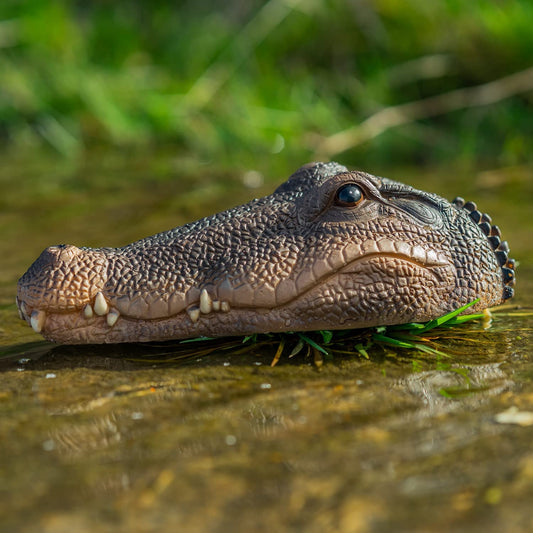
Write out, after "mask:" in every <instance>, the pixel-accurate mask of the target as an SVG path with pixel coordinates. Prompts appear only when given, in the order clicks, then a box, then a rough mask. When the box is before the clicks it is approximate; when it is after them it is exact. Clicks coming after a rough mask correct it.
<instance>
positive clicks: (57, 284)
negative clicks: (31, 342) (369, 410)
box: [17, 244, 107, 331]
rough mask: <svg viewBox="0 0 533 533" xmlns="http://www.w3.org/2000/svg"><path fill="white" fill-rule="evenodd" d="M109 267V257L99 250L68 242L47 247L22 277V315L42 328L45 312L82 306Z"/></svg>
mask: <svg viewBox="0 0 533 533" xmlns="http://www.w3.org/2000/svg"><path fill="white" fill-rule="evenodd" d="M106 268H107V259H106V257H105V254H104V253H103V252H102V251H100V250H88V249H82V248H78V247H76V246H72V245H65V244H61V245H59V246H50V247H49V248H46V249H45V250H44V251H43V252H42V253H41V255H40V256H39V257H38V258H37V259H36V260H35V262H34V263H33V264H32V265H31V266H30V268H29V269H28V271H27V272H26V273H25V274H24V275H23V276H22V278H21V279H20V280H19V284H18V291H17V304H18V308H19V311H20V313H21V315H22V316H23V318H25V319H26V320H27V321H28V322H30V323H31V324H32V326H33V327H34V329H36V330H39V331H40V330H41V329H42V326H43V324H44V321H45V316H46V313H50V312H53V313H65V312H70V311H74V310H79V309H81V308H83V307H84V305H86V304H87V303H89V302H90V301H92V300H94V298H95V297H96V295H97V293H98V292H99V291H100V290H101V288H102V287H103V286H104V284H105V280H106V275H105V272H106Z"/></svg>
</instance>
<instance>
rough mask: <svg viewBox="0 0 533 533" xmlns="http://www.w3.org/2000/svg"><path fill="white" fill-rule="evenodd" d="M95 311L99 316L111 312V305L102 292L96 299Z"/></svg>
mask: <svg viewBox="0 0 533 533" xmlns="http://www.w3.org/2000/svg"><path fill="white" fill-rule="evenodd" d="M94 312H95V313H96V314H97V315H99V316H103V315H105V314H106V313H108V312H109V305H107V302H106V301H105V298H104V295H103V294H102V293H101V292H99V293H98V294H97V295H96V299H95V300H94Z"/></svg>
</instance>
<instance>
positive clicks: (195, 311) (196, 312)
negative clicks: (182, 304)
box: [187, 307, 200, 323]
mask: <svg viewBox="0 0 533 533" xmlns="http://www.w3.org/2000/svg"><path fill="white" fill-rule="evenodd" d="M187 314H188V315H189V318H190V319H191V322H193V323H195V322H198V319H199V318H200V309H199V308H198V307H189V309H187Z"/></svg>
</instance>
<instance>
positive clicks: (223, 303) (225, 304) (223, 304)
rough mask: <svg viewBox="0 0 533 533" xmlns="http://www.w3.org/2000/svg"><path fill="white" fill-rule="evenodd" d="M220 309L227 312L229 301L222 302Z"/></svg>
mask: <svg viewBox="0 0 533 533" xmlns="http://www.w3.org/2000/svg"><path fill="white" fill-rule="evenodd" d="M220 310H221V311H223V312H224V313H227V312H228V311H229V303H228V302H220Z"/></svg>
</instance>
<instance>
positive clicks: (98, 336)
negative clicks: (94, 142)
mask: <svg viewBox="0 0 533 533" xmlns="http://www.w3.org/2000/svg"><path fill="white" fill-rule="evenodd" d="M357 250H358V255H356V256H354V257H351V258H350V259H351V260H350V261H349V262H348V263H347V264H346V263H345V262H344V261H345V260H346V259H347V253H348V252H347V251H346V250H345V251H344V254H343V257H344V261H341V258H340V256H339V257H337V261H338V265H337V268H336V267H335V266H334V264H335V256H334V254H332V255H331V256H330V257H329V260H330V265H329V268H328V269H327V272H325V273H324V272H322V275H321V276H320V277H319V279H317V278H315V276H314V275H313V274H309V275H307V276H304V277H305V278H306V280H305V281H306V282H305V283H304V282H303V281H302V276H301V275H300V276H299V277H298V278H296V279H295V280H294V279H293V280H292V281H291V282H290V283H285V285H283V286H282V287H280V288H281V290H280V291H278V292H277V295H276V296H277V300H278V301H277V304H276V305H272V306H271V307H270V308H269V307H263V308H257V307H255V308H254V307H253V305H252V304H251V302H250V301H240V302H239V296H242V295H243V293H244V294H245V295H246V294H250V291H249V290H246V291H243V288H242V286H241V288H240V289H235V294H236V296H235V297H234V298H232V302H233V305H230V303H229V302H228V301H226V300H222V301H221V300H219V299H217V295H216V289H215V290H214V291H213V289H212V287H210V289H209V290H208V289H207V288H201V289H194V290H193V291H191V293H192V294H194V295H198V294H199V296H197V298H196V300H195V301H193V303H192V304H191V305H189V306H187V307H186V308H184V309H183V310H181V311H180V312H178V313H175V314H168V315H167V316H158V312H157V311H158V309H160V307H161V306H159V308H158V307H157V306H156V310H155V312H154V313H150V309H148V310H147V313H146V316H144V317H143V316H132V315H129V314H128V313H127V311H126V313H121V311H120V310H119V309H117V306H116V301H117V299H116V298H113V297H106V296H105V295H104V293H103V292H102V291H98V292H97V293H96V295H95V296H94V297H93V298H92V299H91V301H90V302H87V301H86V300H81V301H79V302H78V303H77V305H73V304H72V303H71V305H70V307H69V308H65V307H66V305H65V304H64V305H63V306H58V305H57V301H54V303H55V305H50V304H48V305H47V307H46V308H45V307H41V308H39V304H38V305H37V306H32V305H28V304H27V303H26V301H24V300H23V299H22V298H23V297H24V294H25V286H24V283H21V284H20V286H19V296H17V305H18V308H19V312H20V314H21V317H22V318H24V319H25V320H26V321H27V322H28V324H29V325H31V327H32V328H33V330H34V331H35V332H36V333H40V334H42V335H43V336H44V337H45V338H46V339H48V340H50V341H52V342H60V343H69V344H82V343H83V344H85V343H109V342H128V341H129V340H131V339H135V340H137V341H141V342H142V341H154V340H165V339H168V338H175V337H180V338H183V337H194V336H202V335H211V336H217V335H229V334H238V333H243V332H244V333H246V334H250V333H256V332H260V331H264V330H265V328H264V326H263V325H262V324H261V322H259V323H256V322H255V321H254V320H250V314H251V313H254V314H255V315H256V316H261V315H265V314H268V315H269V316H270V327H269V331H284V330H286V329H287V328H288V327H292V326H293V325H294V324H288V323H287V319H286V318H285V316H286V314H287V313H289V314H296V313H297V310H298V307H308V306H309V303H310V302H313V301H314V300H315V299H317V298H320V291H321V286H323V285H327V284H328V283H333V284H335V283H338V279H340V278H342V277H346V276H348V277H353V276H354V275H356V276H357V273H358V271H360V270H363V271H364V269H365V268H366V266H367V265H369V264H372V263H376V262H377V261H378V260H380V259H381V260H386V261H388V262H389V263H396V264H397V265H399V264H403V266H404V268H405V269H408V270H410V271H411V272H414V271H417V272H418V277H419V278H422V277H423V276H427V278H428V280H431V279H432V278H433V280H434V281H435V282H436V283H440V284H441V285H443V286H446V287H447V289H449V288H451V282H452V281H453V267H452V266H451V264H450V262H449V261H448V260H447V258H446V257H444V256H443V255H442V254H438V253H437V252H434V251H425V250H424V249H423V248H422V247H420V246H414V247H412V246H409V245H406V244H405V243H401V242H394V241H392V240H390V239H380V240H378V241H370V240H367V241H365V243H363V245H361V246H360V247H357ZM54 252H55V250H52V252H51V251H50V250H46V251H45V252H44V254H48V255H49V254H51V253H54ZM352 252H353V251H352ZM85 253H90V252H88V251H86V252H85ZM63 256H64V254H63ZM71 258H72V259H74V260H77V259H78V255H75V256H72V254H71ZM38 261H40V260H38ZM332 264H333V265H332ZM395 270H397V267H396V268H395ZM394 281H395V283H396V282H398V279H395V280H394ZM407 283H408V282H407V281H405V283H404V285H407ZM100 284H101V285H103V280H100ZM381 284H382V285H383V283H382V282H381ZM226 285H228V284H227V283H226ZM362 290H364V288H362ZM226 294H227V292H226ZM166 296H167V299H168V295H166ZM162 299H163V297H161V300H162ZM119 300H120V302H121V306H122V307H123V308H125V309H127V308H128V305H126V303H125V300H124V298H122V299H119ZM300 302H301V303H300ZM267 303H270V304H271V303H272V302H270V301H269V302H267ZM40 305H41V306H43V305H46V304H45V303H41V304H40ZM276 306H277V307H279V308H280V309H276V308H275V307H276ZM130 307H131V306H130ZM163 307H166V308H168V307H167V305H165V306H163ZM291 309H292V311H291ZM154 315H155V318H154ZM411 318H412V317H406V319H409V320H410V319H411ZM365 320H366V322H365V323H363V324H359V322H361V321H357V320H355V321H352V322H351V323H348V325H347V326H346V327H348V326H350V327H357V326H359V325H370V324H369V322H368V320H369V318H368V317H367V318H366V319H365ZM396 320H397V317H396ZM385 321H386V320H385ZM394 321H395V320H393V322H394ZM341 322H342V319H341ZM236 324H237V329H235V325H236ZM256 324H258V325H256ZM376 324H377V322H376ZM326 326H327V325H325V326H324V327H326ZM299 329H302V330H305V329H316V321H315V322H314V323H313V325H312V327H309V326H306V324H305V323H302V324H301V325H300V328H299Z"/></svg>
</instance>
